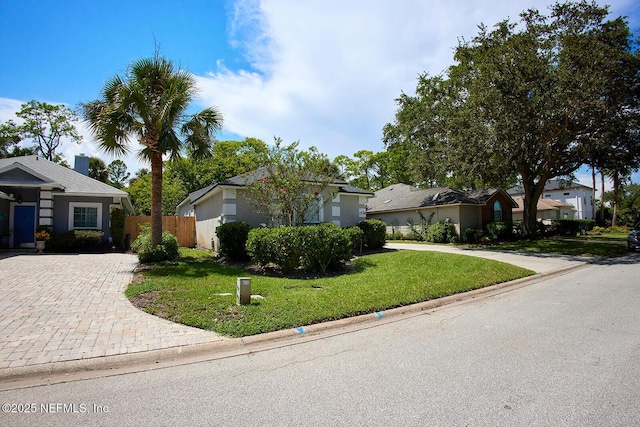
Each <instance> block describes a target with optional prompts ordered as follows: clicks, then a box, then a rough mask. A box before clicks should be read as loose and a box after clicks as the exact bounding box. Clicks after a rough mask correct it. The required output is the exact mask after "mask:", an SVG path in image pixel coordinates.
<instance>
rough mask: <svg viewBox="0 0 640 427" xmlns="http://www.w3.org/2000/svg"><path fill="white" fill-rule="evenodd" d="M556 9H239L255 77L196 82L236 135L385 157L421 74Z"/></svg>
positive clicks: (405, 0)
mask: <svg viewBox="0 0 640 427" xmlns="http://www.w3.org/2000/svg"><path fill="white" fill-rule="evenodd" d="M551 3H552V2H551V1H546V0H533V1H527V2H523V1H510V0H498V1H496V0H479V1H475V2H470V1H461V0H452V1H446V2H445V1H437V2H433V1H423V0H401V1H397V2H389V1H387V0H367V1H364V0H362V1H348V2H345V1H339V0H333V1H332V0H308V1H304V2H283V1H279V0H263V1H254V0H247V1H239V2H237V3H236V7H235V10H234V12H235V14H234V16H233V18H232V21H231V25H230V29H231V34H230V35H231V38H232V45H233V46H236V47H238V48H240V49H242V50H243V52H245V54H246V56H247V59H248V60H249V61H250V62H251V64H252V70H240V71H231V70H229V69H227V68H225V67H224V66H222V65H221V64H218V69H217V70H212V71H211V72H210V73H208V74H207V75H204V76H199V78H198V80H199V85H200V87H201V88H202V104H203V105H205V106H207V105H217V106H219V107H220V109H221V111H222V112H223V113H224V117H225V130H226V131H229V132H233V133H236V134H239V135H244V136H251V137H258V138H261V139H263V140H265V141H266V142H271V141H272V137H273V136H274V135H277V136H280V137H282V138H283V139H284V140H285V141H286V142H291V141H293V140H300V141H301V144H302V146H303V147H308V146H310V145H315V146H317V147H318V148H319V149H320V151H322V152H325V153H327V154H329V155H330V156H336V155H339V154H346V155H352V154H353V153H354V152H355V151H357V150H360V149H370V150H373V151H380V150H382V149H383V145H382V128H383V126H384V125H385V124H386V123H388V122H390V121H392V120H393V118H394V113H395V110H396V106H395V103H394V99H395V98H396V97H398V96H399V95H400V93H401V92H402V91H404V92H407V93H413V91H414V89H415V85H416V78H417V76H418V74H420V73H422V72H425V71H426V72H429V73H430V74H432V75H435V74H439V73H440V72H442V70H444V69H445V68H446V67H447V66H448V65H450V64H452V62H453V60H452V58H453V50H454V47H455V46H456V45H457V43H458V39H459V37H465V38H467V39H469V38H471V37H472V36H474V35H475V34H476V33H477V26H478V24H480V23H485V24H487V25H489V26H492V25H494V24H495V23H497V22H499V21H500V20H502V19H505V18H511V19H512V20H517V19H518V15H519V13H520V12H522V11H523V10H524V9H526V8H529V7H537V8H538V9H539V10H540V11H542V12H545V13H546V12H547V11H548V9H547V6H548V5H549V4H551ZM618 3H623V4H630V2H629V1H627V0H625V1H622V2H618Z"/></svg>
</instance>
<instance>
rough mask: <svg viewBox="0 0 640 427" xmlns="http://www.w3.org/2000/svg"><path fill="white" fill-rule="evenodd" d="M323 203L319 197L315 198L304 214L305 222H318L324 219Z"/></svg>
mask: <svg viewBox="0 0 640 427" xmlns="http://www.w3.org/2000/svg"><path fill="white" fill-rule="evenodd" d="M323 207H324V203H323V200H322V198H321V197H319V198H317V199H316V200H315V201H314V202H313V204H312V205H311V206H310V207H309V210H307V213H306V215H305V216H304V223H305V224H318V223H321V222H323V221H324V210H323Z"/></svg>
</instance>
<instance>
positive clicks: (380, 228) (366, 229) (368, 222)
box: [358, 219, 387, 249]
mask: <svg viewBox="0 0 640 427" xmlns="http://www.w3.org/2000/svg"><path fill="white" fill-rule="evenodd" d="M358 227H360V229H361V230H362V232H363V233H364V237H363V238H364V246H365V247H366V248H368V249H380V248H382V247H383V246H384V244H385V243H387V224H386V223H385V222H384V221H380V220H379V219H365V220H364V221H362V222H360V223H359V224H358Z"/></svg>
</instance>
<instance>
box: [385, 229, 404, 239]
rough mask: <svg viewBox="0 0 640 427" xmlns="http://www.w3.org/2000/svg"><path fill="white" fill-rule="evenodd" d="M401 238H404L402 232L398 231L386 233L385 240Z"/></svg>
mask: <svg viewBox="0 0 640 427" xmlns="http://www.w3.org/2000/svg"><path fill="white" fill-rule="evenodd" d="M403 239H404V234H402V233H400V232H398V231H396V232H395V233H392V234H387V240H403Z"/></svg>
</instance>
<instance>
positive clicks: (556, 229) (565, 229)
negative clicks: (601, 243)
mask: <svg viewBox="0 0 640 427" xmlns="http://www.w3.org/2000/svg"><path fill="white" fill-rule="evenodd" d="M551 227H552V232H553V233H554V234H558V235H561V236H575V235H577V234H578V233H580V230H585V231H586V228H584V227H586V224H583V223H582V221H581V220H579V219H564V218H562V219H554V220H553V221H552V222H551Z"/></svg>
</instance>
